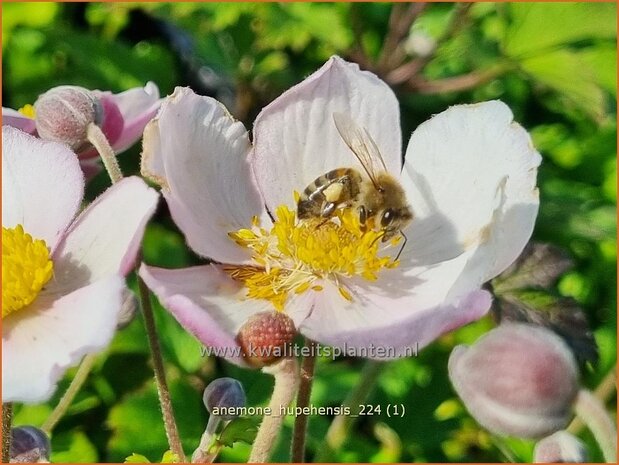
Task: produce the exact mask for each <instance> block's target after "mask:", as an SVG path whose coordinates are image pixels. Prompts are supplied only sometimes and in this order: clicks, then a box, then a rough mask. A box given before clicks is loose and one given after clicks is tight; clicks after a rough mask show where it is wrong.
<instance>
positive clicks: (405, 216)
mask: <svg viewBox="0 0 619 465" xmlns="http://www.w3.org/2000/svg"><path fill="white" fill-rule="evenodd" d="M412 219H413V213H412V212H411V210H410V208H409V207H408V206H404V207H399V208H392V207H388V208H385V209H384V210H383V211H382V213H381V215H380V228H381V229H382V230H383V232H384V235H383V238H382V242H387V241H388V240H389V239H391V238H392V237H393V236H395V235H396V234H397V233H399V232H400V231H401V230H403V229H404V228H405V227H406V226H407V225H408V223H410V222H411V220H412Z"/></svg>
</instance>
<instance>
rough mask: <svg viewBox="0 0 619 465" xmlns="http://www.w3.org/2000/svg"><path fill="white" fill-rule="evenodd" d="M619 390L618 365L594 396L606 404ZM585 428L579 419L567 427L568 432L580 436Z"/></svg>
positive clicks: (608, 374) (605, 378)
mask: <svg viewBox="0 0 619 465" xmlns="http://www.w3.org/2000/svg"><path fill="white" fill-rule="evenodd" d="M616 390H617V365H615V366H614V367H613V368H612V369H611V370H610V371H609V372H608V373H607V374H606V376H604V379H603V380H602V382H601V383H600V384H599V385H598V387H596V388H595V391H593V395H594V396H595V397H597V398H598V399H599V400H600V402H602V403H603V404H606V403H607V402H608V400H609V399H610V397H611V396H612V395H613V393H614V392H616ZM584 427H585V424H584V423H583V422H582V420H581V419H580V418H578V417H576V418H574V420H572V422H571V423H570V425H569V426H568V427H567V431H568V432H570V433H572V434H573V435H575V436H576V435H578V434H579V433H580V432H581V431H582V430H583V429H584Z"/></svg>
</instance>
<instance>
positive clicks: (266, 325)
mask: <svg viewBox="0 0 619 465" xmlns="http://www.w3.org/2000/svg"><path fill="white" fill-rule="evenodd" d="M296 334H297V330H296V328H295V327H294V322H293V321H292V319H291V318H290V317H289V316H288V315H286V314H285V313H282V312H275V311H273V312H261V313H257V314H256V315H253V316H251V317H250V318H249V319H248V320H247V321H246V322H245V324H244V325H243V326H242V327H241V329H240V330H239V334H238V335H237V337H236V340H237V342H238V343H239V345H240V346H241V349H242V351H243V356H244V357H245V361H246V362H247V363H249V364H250V365H252V366H255V367H263V366H267V365H271V364H273V363H275V362H276V361H277V360H279V359H280V358H282V357H283V356H284V355H286V349H287V347H288V346H289V345H290V344H291V343H292V341H293V340H294V337H295V336H296Z"/></svg>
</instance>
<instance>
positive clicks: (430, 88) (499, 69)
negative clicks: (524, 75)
mask: <svg viewBox="0 0 619 465" xmlns="http://www.w3.org/2000/svg"><path fill="white" fill-rule="evenodd" d="M510 69H511V67H510V66H508V65H506V64H498V65H495V66H491V67H490V68H487V69H484V70H481V71H473V72H471V73H468V74H462V75H460V76H454V77H449V78H444V79H437V80H435V81H426V80H425V79H418V80H412V81H409V82H408V86H409V87H410V88H411V89H412V90H414V91H416V92H419V93H420V94H442V93H444V92H457V91H462V90H468V89H472V88H473V87H477V86H480V85H482V84H485V83H487V82H490V81H492V80H493V79H496V78H497V77H499V76H500V75H502V74H504V73H505V72H507V71H509V70H510Z"/></svg>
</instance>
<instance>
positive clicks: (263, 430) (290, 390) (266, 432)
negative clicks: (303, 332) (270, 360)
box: [249, 358, 299, 463]
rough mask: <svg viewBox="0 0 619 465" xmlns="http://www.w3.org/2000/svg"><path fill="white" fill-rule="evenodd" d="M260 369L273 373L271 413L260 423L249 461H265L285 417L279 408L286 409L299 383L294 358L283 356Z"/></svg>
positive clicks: (297, 369) (297, 366) (297, 368)
mask: <svg viewBox="0 0 619 465" xmlns="http://www.w3.org/2000/svg"><path fill="white" fill-rule="evenodd" d="M262 371H263V372H265V373H269V374H271V375H273V377H274V378H275V386H273V395H272V396H271V401H270V402H269V408H270V409H271V415H266V416H265V417H264V418H263V420H262V423H261V424H260V428H259V429H258V434H257V435H256V439H255V440H254V445H253V446H252V449H251V453H250V454H249V462H250V463H265V462H266V461H267V460H268V459H269V456H270V455H271V451H272V449H273V446H274V445H275V440H276V439H277V435H278V433H279V430H280V429H281V427H282V424H283V423H284V418H285V417H286V415H282V414H281V413H282V412H281V410H282V409H284V410H285V409H287V408H288V406H289V405H290V403H291V402H292V401H293V399H294V395H295V393H296V391H297V386H298V384H299V364H298V363H297V360H296V359H295V358H285V359H283V360H281V361H279V362H277V363H276V364H275V365H272V366H270V367H265V368H263V369H262Z"/></svg>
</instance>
